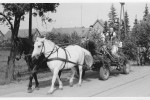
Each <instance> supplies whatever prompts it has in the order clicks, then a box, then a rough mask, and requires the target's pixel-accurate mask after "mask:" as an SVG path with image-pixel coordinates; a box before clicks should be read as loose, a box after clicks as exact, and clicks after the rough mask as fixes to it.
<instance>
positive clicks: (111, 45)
mask: <svg viewBox="0 0 150 100" xmlns="http://www.w3.org/2000/svg"><path fill="white" fill-rule="evenodd" d="M95 33H96V34H98V37H97V38H98V39H99V40H100V41H101V43H102V44H103V45H102V46H103V47H104V49H107V50H108V51H109V54H110V55H111V56H112V57H115V58H116V57H117V58H118V57H119V55H118V49H119V48H121V47H122V42H120V41H119V39H118V36H117V34H116V32H115V30H114V28H112V27H111V28H110V29H109V31H107V32H102V31H101V30H100V29H97V30H95V29H93V26H90V28H89V32H88V33H87V36H86V40H92V41H93V40H94V39H93V34H95Z"/></svg>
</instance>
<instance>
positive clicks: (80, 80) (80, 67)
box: [78, 65, 82, 86]
mask: <svg viewBox="0 0 150 100" xmlns="http://www.w3.org/2000/svg"><path fill="white" fill-rule="evenodd" d="M79 74H80V77H79V83H78V85H79V86H81V83H82V66H80V65H79Z"/></svg>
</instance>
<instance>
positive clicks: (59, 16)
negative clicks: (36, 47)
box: [0, 0, 150, 34]
mask: <svg viewBox="0 0 150 100" xmlns="http://www.w3.org/2000/svg"><path fill="white" fill-rule="evenodd" d="M56 1H57V0H56ZM146 3H147V5H148V8H149V11H150V2H146V1H144V2H143V1H141V2H136V1H133V2H125V5H124V10H125V11H127V12H128V15H129V22H130V23H129V24H130V26H133V22H134V19H135V16H136V15H137V18H138V20H141V19H142V18H143V15H144V10H145V5H146ZM112 4H113V5H114V7H115V8H116V12H117V15H118V17H120V10H121V5H120V3H119V1H118V2H91V1H90V2H85V1H82V2H69V3H68V2H67V3H66V2H60V5H59V6H58V8H56V9H57V12H56V13H47V16H49V17H51V18H52V19H53V20H54V21H53V22H52V23H47V24H46V25H45V24H43V25H42V22H41V19H40V18H39V17H36V18H35V17H33V21H32V22H33V25H32V26H33V28H38V29H39V30H40V31H51V29H52V28H60V27H62V28H63V27H65V28H66V27H81V26H84V27H89V26H90V25H92V24H94V22H95V21H96V20H97V19H102V20H103V21H108V19H109V18H108V13H109V12H110V7H111V5H112ZM2 10H3V9H2V6H0V12H1V11H2ZM28 16H29V15H28V14H27V15H26V16H25V21H21V24H20V29H28V26H29V25H28V24H29V23H28V22H29V20H28V19H29V17H28ZM0 30H1V31H2V32H3V33H4V34H5V33H6V32H7V31H8V28H7V26H3V25H0Z"/></svg>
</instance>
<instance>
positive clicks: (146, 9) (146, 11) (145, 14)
mask: <svg viewBox="0 0 150 100" xmlns="http://www.w3.org/2000/svg"><path fill="white" fill-rule="evenodd" d="M148 14H149V11H148V6H147V4H146V6H145V11H144V16H143V20H146V19H145V18H146V16H147V15H148Z"/></svg>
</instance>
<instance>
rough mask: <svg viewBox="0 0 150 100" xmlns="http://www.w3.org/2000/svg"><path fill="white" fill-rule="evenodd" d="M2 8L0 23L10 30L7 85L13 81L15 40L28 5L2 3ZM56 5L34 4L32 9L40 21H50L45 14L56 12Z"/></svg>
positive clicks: (27, 10)
mask: <svg viewBox="0 0 150 100" xmlns="http://www.w3.org/2000/svg"><path fill="white" fill-rule="evenodd" d="M1 5H2V6H3V8H4V10H3V12H0V15H1V17H0V22H1V23H2V24H6V25H7V26H8V27H9V28H10V30H11V33H12V34H11V35H12V36H11V51H10V56H9V57H8V68H7V71H6V78H7V82H8V83H9V82H10V81H11V80H12V79H13V71H14V67H15V51H16V42H15V41H16V38H17V36H18V31H19V27H20V21H21V20H24V18H25V15H26V14H27V13H28V12H29V10H30V4H29V3H2V4H1ZM58 5H59V4H58V3H34V4H32V8H33V9H34V10H35V11H36V12H39V13H38V15H39V16H40V17H41V18H42V20H44V21H45V20H50V18H47V17H45V13H47V12H49V11H50V12H56V8H57V7H58Z"/></svg>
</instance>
